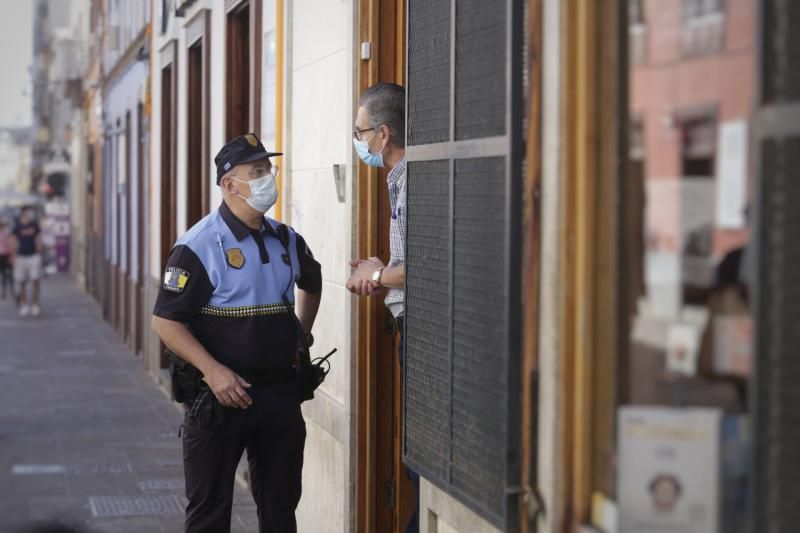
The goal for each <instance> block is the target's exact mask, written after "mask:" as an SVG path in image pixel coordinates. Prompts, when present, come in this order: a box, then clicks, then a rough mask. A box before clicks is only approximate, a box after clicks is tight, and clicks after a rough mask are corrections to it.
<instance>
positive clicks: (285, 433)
mask: <svg viewBox="0 0 800 533" xmlns="http://www.w3.org/2000/svg"><path fill="white" fill-rule="evenodd" d="M276 155H282V154H279V153H268V152H267V151H266V150H265V149H264V146H263V145H262V144H261V142H260V141H259V140H258V138H257V137H256V136H255V135H254V134H252V133H250V134H247V135H241V136H239V137H236V138H235V139H233V140H231V141H230V142H228V144H226V145H225V146H224V147H223V148H222V149H221V150H220V152H219V153H218V154H217V156H216V158H215V159H214V162H215V163H216V166H217V184H218V185H219V186H220V188H221V190H222V197H223V203H222V204H221V205H220V207H219V208H218V209H217V210H215V211H214V212H212V213H211V214H210V215H208V216H206V217H205V218H203V219H202V220H201V221H200V222H198V223H197V224H195V225H194V226H193V227H192V228H191V229H190V230H189V231H187V232H186V233H185V234H184V235H183V236H181V237H180V238H179V239H178V241H177V242H176V243H175V246H174V248H173V249H172V252H171V254H170V257H169V260H168V261H167V266H166V270H165V271H164V278H163V280H162V284H161V289H160V291H159V294H158V297H157V300H156V304H155V309H154V311H153V315H154V316H153V329H154V330H155V332H156V333H157V334H158V335H159V337H161V339H162V340H163V341H164V344H165V345H166V346H167V347H168V348H169V349H170V350H172V351H173V352H175V354H177V355H178V356H179V357H180V358H181V360H183V361H184V362H185V363H188V364H189V365H187V366H189V367H190V368H195V369H197V371H199V372H198V375H200V374H201V375H202V382H200V383H198V390H199V391H200V393H199V394H197V395H196V397H194V398H186V401H187V407H188V409H187V413H186V418H185V420H184V423H183V425H182V427H181V433H182V438H183V456H184V471H185V477H186V496H187V498H188V500H189V504H188V507H187V509H186V531H187V533H200V532H208V533H220V532H226V531H230V524H231V507H232V499H233V487H234V479H235V473H236V467H237V465H238V463H239V460H240V458H241V456H242V453H243V452H244V450H247V459H248V462H249V466H250V479H251V485H252V492H253V498H254V499H255V501H256V504H257V506H258V520H259V531H260V532H261V533H264V532H276V533H284V532H293V531H296V529H297V526H296V522H295V516H294V513H295V509H296V507H297V504H298V502H299V500H300V493H301V486H300V483H301V471H302V466H303V446H304V443H305V436H306V431H305V422H304V421H303V416H302V414H301V411H300V403H301V392H300V387H299V385H298V378H297V371H296V367H297V361H296V357H297V352H298V350H297V348H298V338H299V337H298V334H300V335H305V336H306V339H307V340H309V341H311V342H313V338H311V337H310V334H308V332H310V331H311V327H312V325H313V323H314V319H315V317H316V314H317V310H318V309H319V303H320V297H321V290H322V277H321V273H320V265H319V263H317V261H315V260H314V257H313V255H312V253H311V251H310V250H309V249H308V246H307V245H306V243H305V241H304V240H303V238H302V237H301V236H300V235H298V234H297V233H295V232H294V231H292V230H291V229H289V228H287V227H286V226H283V225H281V224H280V223H278V222H276V221H275V220H272V219H271V218H268V217H266V216H265V215H264V213H266V211H268V210H269V209H270V208H271V207H272V206H273V205H274V204H275V202H276V200H277V198H278V190H277V185H276V182H275V177H276V176H277V174H278V168H277V167H276V166H274V165H272V164H271V162H270V160H269V157H272V156H276ZM295 285H296V286H297V288H298V289H299V290H298V297H297V302H296V311H297V317H294V316H292V314H291V313H293V312H294V310H293V309H292V306H293V305H294V303H295V302H294V290H293V289H294V286H295ZM286 304H288V305H289V306H288V307H287V305H286ZM298 318H299V322H298V321H297V319H298ZM298 327H302V329H303V330H304V331H302V332H300V331H298ZM212 395H213V397H212ZM206 400H210V401H212V402H214V403H215V404H216V405H215V406H214V407H215V408H214V409H211V410H210V411H208V410H207V411H208V412H211V413H212V414H213V415H214V416H199V415H198V411H199V410H198V405H199V404H200V403H202V402H206ZM206 403H207V402H206ZM206 414H208V413H206Z"/></svg>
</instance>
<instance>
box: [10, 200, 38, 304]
mask: <svg viewBox="0 0 800 533" xmlns="http://www.w3.org/2000/svg"><path fill="white" fill-rule="evenodd" d="M13 233H14V238H15V240H16V248H15V250H14V251H15V253H13V254H12V255H13V256H14V281H15V282H16V283H17V290H18V292H17V294H18V295H19V315H20V316H23V317H25V316H39V314H40V313H41V308H40V307H39V293H40V282H41V281H40V280H41V279H42V248H43V247H42V231H41V229H40V228H39V223H38V222H37V221H36V212H35V211H34V210H33V208H32V207H24V208H22V213H20V216H19V220H18V221H17V225H16V226H15V227H14V232H13ZM28 282H30V284H31V298H30V300H29V299H28ZM29 302H30V303H29Z"/></svg>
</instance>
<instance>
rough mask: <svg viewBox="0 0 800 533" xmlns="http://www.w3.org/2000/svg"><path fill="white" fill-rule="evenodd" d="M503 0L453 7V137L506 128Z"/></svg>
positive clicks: (466, 0) (474, 0)
mask: <svg viewBox="0 0 800 533" xmlns="http://www.w3.org/2000/svg"><path fill="white" fill-rule="evenodd" d="M507 34H508V33H507V32H506V1H505V0H460V1H459V2H458V4H457V7H456V80H455V91H456V95H455V96H456V108H455V109H456V111H455V113H456V117H455V119H456V124H455V129H456V139H458V140H463V139H475V138H478V137H491V136H494V135H503V134H504V133H505V132H506V131H505V130H506V124H505V121H506V114H505V109H506V57H505V50H506V45H505V40H506V36H507Z"/></svg>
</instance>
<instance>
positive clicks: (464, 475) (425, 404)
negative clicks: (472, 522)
mask: <svg viewBox="0 0 800 533" xmlns="http://www.w3.org/2000/svg"><path fill="white" fill-rule="evenodd" d="M521 6H522V3H521V2H516V1H509V0H409V2H408V21H409V28H408V106H407V126H408V128H407V131H408V137H407V149H406V157H407V159H408V213H407V217H408V218H407V221H408V234H407V243H406V244H407V252H406V269H407V270H406V360H405V361H406V362H405V387H404V394H405V405H404V409H405V418H404V421H405V422H404V424H405V426H404V427H405V429H404V431H405V432H404V457H405V462H406V463H407V464H408V465H409V466H410V467H411V468H412V469H413V470H415V471H417V472H419V473H420V474H421V475H422V476H423V477H425V478H426V479H428V480H430V481H431V482H433V483H434V484H436V485H437V486H438V487H439V488H440V489H442V490H444V491H446V492H448V493H449V494H451V495H452V496H454V497H456V498H458V499H459V500H460V501H462V502H463V503H465V504H466V505H467V506H468V507H470V508H471V509H473V510H475V511H476V512H477V513H479V514H480V515H482V516H484V517H485V518H486V519H487V520H489V521H490V522H492V523H493V524H495V525H496V526H498V527H500V528H503V529H508V530H515V529H517V528H518V524H517V520H518V518H517V511H516V489H515V487H517V486H518V485H519V473H520V466H519V460H520V457H519V456H520V450H519V447H520V434H519V426H520V424H519V417H520V377H519V368H520V366H519V345H520V327H519V316H520V301H519V284H520V233H519V228H520V207H521V204H520V202H521V180H522V178H521V168H522V151H523V146H522V142H523V139H522V131H521V130H522V127H521V126H522V121H521V118H520V117H521V116H522V115H523V110H522V106H521V90H522V69H521V64H522V61H521V56H522V44H521V43H522V23H521V21H522V20H523V16H522V7H521Z"/></svg>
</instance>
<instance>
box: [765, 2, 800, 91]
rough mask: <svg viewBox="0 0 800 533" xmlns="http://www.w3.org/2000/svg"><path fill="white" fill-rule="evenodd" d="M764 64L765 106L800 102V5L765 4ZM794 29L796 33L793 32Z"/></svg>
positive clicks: (789, 3)
mask: <svg viewBox="0 0 800 533" xmlns="http://www.w3.org/2000/svg"><path fill="white" fill-rule="evenodd" d="M764 27H765V28H766V31H764V32H763V36H762V39H763V43H762V49H761V54H762V64H763V69H764V71H763V73H762V74H763V75H762V79H763V80H764V82H763V83H764V102H765V103H770V104H775V103H781V102H791V101H796V100H800V69H798V68H797V65H798V64H800V37H798V32H797V28H798V27H800V2H794V1H787V0H767V1H766V2H764ZM792 28H794V30H792Z"/></svg>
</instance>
